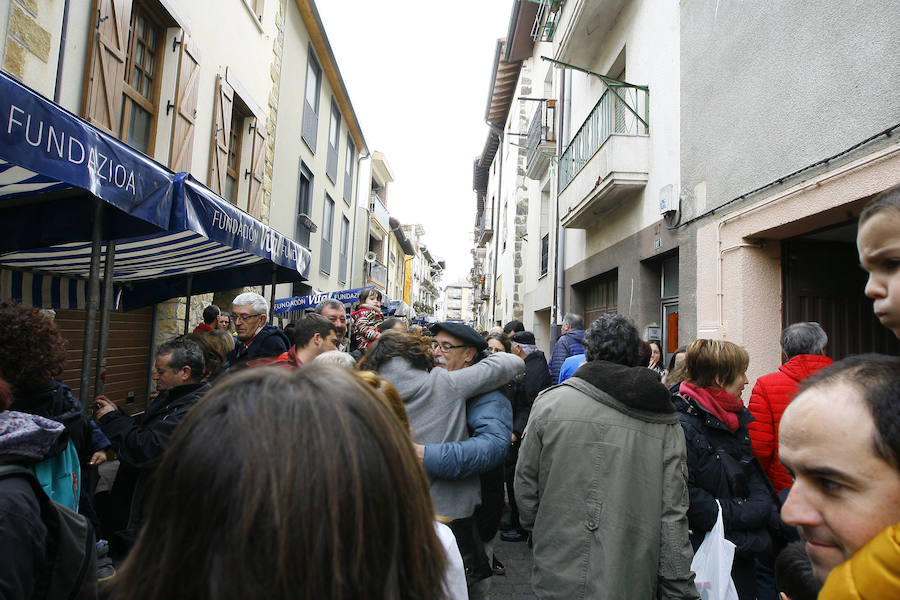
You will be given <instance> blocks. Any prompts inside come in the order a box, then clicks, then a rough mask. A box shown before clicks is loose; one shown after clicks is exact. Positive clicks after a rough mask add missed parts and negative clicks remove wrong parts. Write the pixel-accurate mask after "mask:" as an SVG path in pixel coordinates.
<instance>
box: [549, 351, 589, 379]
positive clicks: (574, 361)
mask: <svg viewBox="0 0 900 600" xmlns="http://www.w3.org/2000/svg"><path fill="white" fill-rule="evenodd" d="M585 360H586V358H585V355H584V354H576V355H575V356H570V357H569V358H567V359H566V360H564V361H563V364H562V367H561V368H560V369H559V379H558V380H557V382H556V383H562V382H563V381H565V380H566V379H568V378H569V377H571V376H572V375H574V374H575V371H577V370H578V367H580V366H581V365H583V364H584V361H585Z"/></svg>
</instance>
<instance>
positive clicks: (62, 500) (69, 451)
mask: <svg viewBox="0 0 900 600" xmlns="http://www.w3.org/2000/svg"><path fill="white" fill-rule="evenodd" d="M31 472H32V473H34V476H35V477H36V478H37V480H38V483H40V484H41V488H43V490H44V493H46V494H47V497H48V498H50V499H51V500H53V501H54V502H56V503H58V504H62V505H63V506H65V507H66V508H69V509H71V510H74V511H75V512H78V498H79V496H80V492H81V488H80V484H81V463H80V462H79V460H78V451H77V450H75V444H73V443H72V440H69V443H68V444H66V449H65V450H63V451H62V452H61V453H60V454H58V455H56V456H54V457H52V458H48V459H45V460H42V461H41V462H39V463H37V464H35V465H33V466H32V467H31Z"/></svg>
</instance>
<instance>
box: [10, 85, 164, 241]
mask: <svg viewBox="0 0 900 600" xmlns="http://www.w3.org/2000/svg"><path fill="white" fill-rule="evenodd" d="M0 160H2V161H7V162H9V163H12V164H15V165H18V166H20V167H22V168H24V169H26V170H27V171H31V172H33V173H32V174H31V175H34V174H39V176H40V179H41V180H42V182H43V183H46V182H48V181H57V182H59V183H60V184H65V185H66V186H68V187H75V188H81V189H83V190H87V191H89V192H90V193H92V194H93V195H95V196H97V197H99V198H102V199H103V200H105V201H106V202H108V203H109V204H111V205H113V206H115V207H116V208H119V209H121V210H122V211H124V212H125V213H127V214H129V215H131V216H134V217H138V218H140V219H143V220H144V221H146V222H148V223H151V224H153V225H155V226H157V227H159V228H160V229H167V228H168V226H169V219H170V216H171V213H172V196H173V193H172V190H173V180H174V175H173V174H172V172H171V171H169V170H168V169H166V168H164V167H162V166H160V165H159V164H157V163H156V162H154V161H153V160H151V159H150V158H148V157H147V156H145V155H143V154H142V153H140V152H137V151H135V150H133V149H132V148H130V147H128V146H127V145H125V144H124V143H122V142H120V141H119V140H117V139H116V138H114V137H113V136H111V135H108V134H106V133H104V132H102V131H100V130H99V129H97V128H96V127H93V126H91V125H89V124H87V123H86V122H84V121H83V120H82V119H80V118H79V117H77V116H75V115H73V114H72V113H70V112H68V111H66V110H65V109H64V108H62V107H60V106H58V105H56V104H54V103H53V102H51V101H49V100H47V99H46V98H44V97H42V96H41V95H39V94H37V93H36V92H34V91H32V90H30V89H29V88H27V87H25V86H24V85H22V84H21V83H19V82H18V81H16V80H15V79H13V78H12V77H10V76H8V75H6V74H5V73H0ZM24 175H27V172H23V176H24ZM13 176H15V174H14V173H8V177H13ZM21 183H22V185H21V186H18V187H17V186H15V185H11V186H7V187H6V190H5V193H3V192H2V191H0V195H2V196H6V197H10V196H15V195H21V194H27V193H31V191H32V190H30V189H29V187H32V186H30V185H29V184H30V182H27V183H26V182H25V181H24V180H23V181H22V182H21ZM35 183H38V182H37V181H36V182H35ZM60 218H61V219H65V218H66V216H65V211H60Z"/></svg>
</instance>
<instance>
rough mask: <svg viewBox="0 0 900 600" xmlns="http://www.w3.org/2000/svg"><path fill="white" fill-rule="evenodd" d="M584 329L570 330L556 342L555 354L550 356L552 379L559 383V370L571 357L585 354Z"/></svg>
mask: <svg viewBox="0 0 900 600" xmlns="http://www.w3.org/2000/svg"><path fill="white" fill-rule="evenodd" d="M583 341H584V329H570V330H569V331H567V332H565V333H564V334H562V335H561V336H559V339H558V340H556V345H555V346H553V354H551V355H550V379H551V381H559V369H560V368H561V367H562V364H563V362H565V360H566V359H567V358H569V357H570V356H575V355H576V354H584V345H582V342H583Z"/></svg>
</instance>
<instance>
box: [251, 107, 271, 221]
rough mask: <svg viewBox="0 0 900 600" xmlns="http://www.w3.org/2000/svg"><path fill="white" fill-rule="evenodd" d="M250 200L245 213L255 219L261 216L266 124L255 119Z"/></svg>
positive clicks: (264, 172) (260, 119)
mask: <svg viewBox="0 0 900 600" xmlns="http://www.w3.org/2000/svg"><path fill="white" fill-rule="evenodd" d="M250 173H251V174H250V200H249V202H248V203H247V212H249V213H250V214H251V215H252V216H254V217H256V218H257V219H258V218H260V216H261V214H262V200H263V179H264V178H265V175H266V123H265V121H263V119H262V118H261V117H256V125H255V126H254V127H253V153H252V155H251V156H250Z"/></svg>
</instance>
